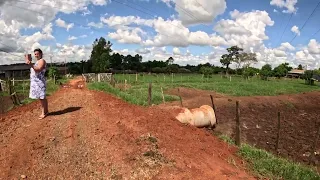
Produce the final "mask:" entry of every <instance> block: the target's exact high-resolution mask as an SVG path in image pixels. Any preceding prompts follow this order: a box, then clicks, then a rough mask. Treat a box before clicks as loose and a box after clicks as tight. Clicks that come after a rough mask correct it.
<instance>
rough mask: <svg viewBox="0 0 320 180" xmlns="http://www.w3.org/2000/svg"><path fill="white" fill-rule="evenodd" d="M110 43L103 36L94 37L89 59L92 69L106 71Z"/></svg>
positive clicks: (108, 61)
mask: <svg viewBox="0 0 320 180" xmlns="http://www.w3.org/2000/svg"><path fill="white" fill-rule="evenodd" d="M111 46H112V44H111V43H110V41H108V42H107V41H106V40H105V39H104V38H103V37H101V38H100V39H99V40H98V39H96V40H95V41H94V43H93V48H92V51H91V56H90V60H91V61H92V70H93V72H96V73H101V72H106V71H107V70H108V68H109V66H110V59H111V57H110V53H111V52H112V50H111Z"/></svg>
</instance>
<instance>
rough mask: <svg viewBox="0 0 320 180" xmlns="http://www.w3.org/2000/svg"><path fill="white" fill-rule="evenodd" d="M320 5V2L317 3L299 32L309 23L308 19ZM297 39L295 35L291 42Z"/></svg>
mask: <svg viewBox="0 0 320 180" xmlns="http://www.w3.org/2000/svg"><path fill="white" fill-rule="evenodd" d="M319 5H320V1H319V2H318V4H317V6H316V7H315V8H314V9H313V11H312V13H311V14H310V15H309V17H308V19H307V20H306V21H305V22H304V24H303V25H302V27H301V29H300V32H301V31H302V29H303V28H304V27H305V25H306V24H307V22H308V21H309V19H310V18H311V17H312V15H313V14H314V12H315V11H316V9H317V8H318V7H319ZM296 37H297V34H295V36H294V37H293V38H292V39H291V41H290V44H291V42H292V41H293V40H294V39H295V38H296Z"/></svg>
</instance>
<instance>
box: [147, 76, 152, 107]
mask: <svg viewBox="0 0 320 180" xmlns="http://www.w3.org/2000/svg"><path fill="white" fill-rule="evenodd" d="M151 95H152V84H151V82H150V83H149V88H148V105H149V106H150V105H151V98H152V97H151Z"/></svg>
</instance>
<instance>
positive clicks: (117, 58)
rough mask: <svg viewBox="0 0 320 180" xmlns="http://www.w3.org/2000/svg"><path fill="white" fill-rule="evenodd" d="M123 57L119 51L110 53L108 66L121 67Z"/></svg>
mask: <svg viewBox="0 0 320 180" xmlns="http://www.w3.org/2000/svg"><path fill="white" fill-rule="evenodd" d="M122 61H123V58H122V56H121V55H120V54H119V53H115V54H113V55H112V58H111V59H110V67H111V68H113V69H117V70H119V69H121V65H122Z"/></svg>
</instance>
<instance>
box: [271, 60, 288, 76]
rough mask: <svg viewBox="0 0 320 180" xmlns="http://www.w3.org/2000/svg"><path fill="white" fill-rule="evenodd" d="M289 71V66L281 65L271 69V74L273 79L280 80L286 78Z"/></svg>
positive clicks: (286, 64)
mask: <svg viewBox="0 0 320 180" xmlns="http://www.w3.org/2000/svg"><path fill="white" fill-rule="evenodd" d="M291 70H292V67H290V66H289V63H282V64H280V65H279V66H277V67H275V68H274V69H273V74H274V76H275V77H278V78H280V77H284V76H286V75H287V73H288V72H289V71H291Z"/></svg>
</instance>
